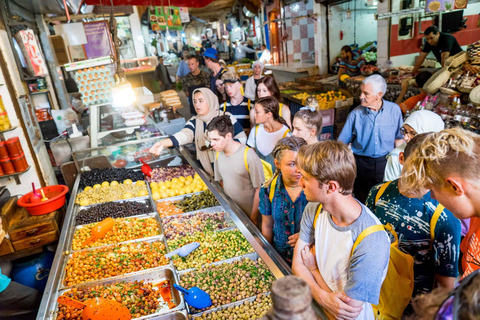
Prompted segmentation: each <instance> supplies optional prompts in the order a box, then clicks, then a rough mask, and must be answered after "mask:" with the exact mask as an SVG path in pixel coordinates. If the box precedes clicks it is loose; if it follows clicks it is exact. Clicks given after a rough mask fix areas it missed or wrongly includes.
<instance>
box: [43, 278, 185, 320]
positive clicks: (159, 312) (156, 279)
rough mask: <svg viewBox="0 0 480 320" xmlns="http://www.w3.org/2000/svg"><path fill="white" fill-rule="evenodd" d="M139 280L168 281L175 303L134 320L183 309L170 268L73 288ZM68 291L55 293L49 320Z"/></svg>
mask: <svg viewBox="0 0 480 320" xmlns="http://www.w3.org/2000/svg"><path fill="white" fill-rule="evenodd" d="M140 280H144V281H145V282H147V283H152V282H161V281H164V280H169V281H170V284H171V285H172V297H173V299H174V301H175V305H176V307H175V308H173V309H168V310H161V311H158V312H155V313H152V314H150V315H146V316H143V317H140V318H135V319H151V318H152V317H154V316H158V315H163V314H166V313H172V312H176V311H181V310H184V309H185V302H184V299H183V295H181V294H179V292H178V291H177V290H176V289H174V288H173V284H174V283H177V284H178V278H177V275H176V274H175V272H174V271H173V269H171V268H162V269H155V270H153V269H152V270H147V271H144V272H139V273H137V274H134V275H130V276H126V277H123V278H122V279H108V280H99V281H92V282H89V283H88V284H79V285H77V286H74V287H73V288H87V287H92V286H96V285H105V284H111V283H118V282H124V281H126V282H133V281H140ZM70 290H71V288H70V289H66V290H58V291H56V293H55V299H54V303H52V310H50V311H53V312H51V316H50V318H49V319H52V320H53V319H56V316H57V309H58V303H57V299H58V297H59V296H61V295H62V294H64V293H65V292H68V291H70ZM166 319H168V318H166Z"/></svg>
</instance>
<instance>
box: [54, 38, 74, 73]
mask: <svg viewBox="0 0 480 320" xmlns="http://www.w3.org/2000/svg"><path fill="white" fill-rule="evenodd" d="M49 38H50V41H51V42H52V46H53V51H54V52H55V56H56V57H57V63H58V65H59V66H63V65H64V64H66V63H69V62H70V59H69V58H68V52H67V48H66V47H65V41H63V37H62V36H49Z"/></svg>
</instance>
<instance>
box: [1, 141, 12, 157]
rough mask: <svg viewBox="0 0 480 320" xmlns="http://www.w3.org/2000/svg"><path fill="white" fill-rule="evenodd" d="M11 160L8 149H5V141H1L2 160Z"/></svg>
mask: <svg viewBox="0 0 480 320" xmlns="http://www.w3.org/2000/svg"><path fill="white" fill-rule="evenodd" d="M7 158H10V156H9V155H8V151H7V147H5V141H0V159H7Z"/></svg>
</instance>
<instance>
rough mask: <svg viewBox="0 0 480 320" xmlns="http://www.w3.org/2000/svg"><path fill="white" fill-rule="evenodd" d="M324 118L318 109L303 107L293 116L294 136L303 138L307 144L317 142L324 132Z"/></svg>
mask: <svg viewBox="0 0 480 320" xmlns="http://www.w3.org/2000/svg"><path fill="white" fill-rule="evenodd" d="M322 122H323V118H322V115H321V114H320V112H318V111H316V110H313V111H312V110H310V109H303V110H300V111H298V112H297V113H295V116H294V117H293V136H294V137H299V138H303V139H304V140H305V141H306V142H307V144H313V143H317V142H318V141H319V137H320V134H321V133H322Z"/></svg>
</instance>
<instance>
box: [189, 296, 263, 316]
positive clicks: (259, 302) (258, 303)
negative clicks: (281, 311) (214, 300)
mask: <svg viewBox="0 0 480 320" xmlns="http://www.w3.org/2000/svg"><path fill="white" fill-rule="evenodd" d="M271 306H272V298H271V297H270V295H264V294H259V295H257V298H256V299H255V300H254V301H252V302H250V301H244V302H242V303H241V304H240V305H238V306H232V307H228V308H225V309H222V310H219V311H213V312H210V313H207V312H205V313H202V315H201V316H200V317H195V318H193V319H208V320H210V319H225V320H233V319H239V320H250V319H259V318H261V317H263V316H264V315H265V314H266V313H267V311H268V310H269V309H270V307H271Z"/></svg>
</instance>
